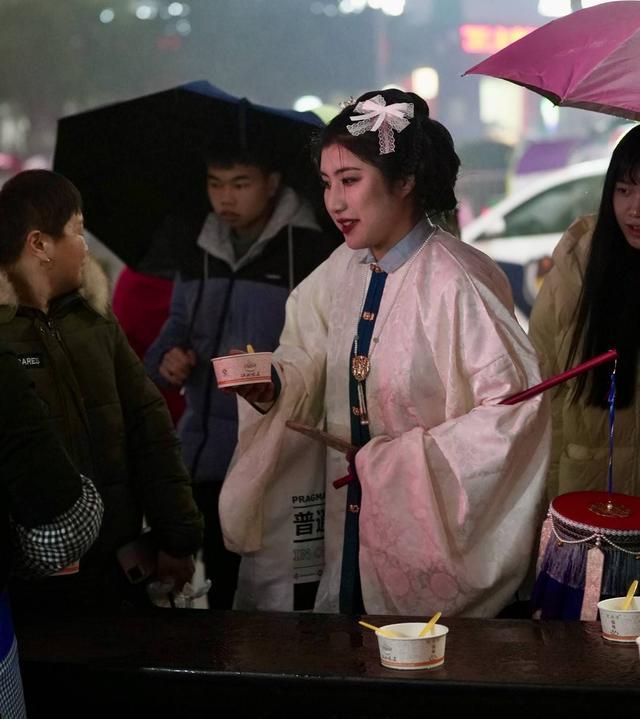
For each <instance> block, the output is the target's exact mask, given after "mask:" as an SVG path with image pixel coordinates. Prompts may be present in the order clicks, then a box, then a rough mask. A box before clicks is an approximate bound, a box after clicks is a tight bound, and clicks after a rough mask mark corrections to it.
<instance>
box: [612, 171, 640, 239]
mask: <svg viewBox="0 0 640 719" xmlns="http://www.w3.org/2000/svg"><path fill="white" fill-rule="evenodd" d="M635 179H638V173H635ZM613 212H614V214H615V216H616V220H617V221H618V224H619V225H620V229H621V230H622V234H623V235H624V236H625V239H626V240H627V242H628V243H629V244H630V245H631V247H633V248H634V249H635V250H640V184H638V183H637V182H634V180H633V179H631V178H627V179H625V180H618V181H617V182H616V184H615V187H614V189H613Z"/></svg>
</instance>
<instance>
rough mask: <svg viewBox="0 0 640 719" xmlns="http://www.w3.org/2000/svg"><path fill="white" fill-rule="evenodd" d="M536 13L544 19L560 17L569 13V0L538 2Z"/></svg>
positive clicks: (541, 0) (540, 0) (539, 0)
mask: <svg viewBox="0 0 640 719" xmlns="http://www.w3.org/2000/svg"><path fill="white" fill-rule="evenodd" d="M538 12H539V13H540V15H543V16H544V17H562V16H563V15H568V14H569V13H570V12H571V0H538Z"/></svg>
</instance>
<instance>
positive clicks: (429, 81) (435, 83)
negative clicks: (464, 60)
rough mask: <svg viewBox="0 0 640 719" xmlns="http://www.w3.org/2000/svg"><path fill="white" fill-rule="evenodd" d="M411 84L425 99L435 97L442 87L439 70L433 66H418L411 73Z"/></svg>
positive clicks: (417, 93)
mask: <svg viewBox="0 0 640 719" xmlns="http://www.w3.org/2000/svg"><path fill="white" fill-rule="evenodd" d="M411 86H412V87H413V91H414V92H415V93H416V95H420V97H422V98H424V99H425V100H433V99H435V98H436V97H438V91H439V89H440V81H439V77H438V72H437V71H436V70H435V68H433V67H417V68H416V69H415V70H414V71H413V72H412V73H411Z"/></svg>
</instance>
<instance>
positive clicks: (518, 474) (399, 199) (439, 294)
mask: <svg viewBox="0 0 640 719" xmlns="http://www.w3.org/2000/svg"><path fill="white" fill-rule="evenodd" d="M318 152H319V158H320V163H319V164H320V173H321V176H322V180H323V183H324V186H325V204H326V207H327V210H328V212H329V214H330V215H331V217H332V219H333V220H334V222H335V223H336V225H337V226H338V227H339V228H340V230H341V231H342V232H343V234H344V238H345V243H344V245H342V246H341V247H339V248H338V249H337V250H336V251H335V252H334V253H333V255H332V256H331V257H330V258H329V259H328V260H327V261H326V262H324V264H322V265H321V266H320V267H319V268H318V269H317V270H316V271H315V272H313V273H312V274H311V275H310V276H309V277H308V278H307V279H306V280H305V281H304V282H302V284H300V285H299V286H298V287H297V288H296V289H295V290H294V291H293V292H292V294H291V296H290V298H289V301H288V305H287V318H286V324H285V328H284V331H283V333H282V337H281V344H280V347H279V348H278V349H277V351H276V352H275V353H274V357H273V382H271V383H262V384H259V385H253V386H249V389H247V387H246V386H245V387H243V388H240V389H239V390H238V392H239V394H241V395H242V396H243V397H244V398H245V399H246V400H248V402H246V401H244V400H240V401H239V405H240V416H241V417H240V435H239V443H238V448H237V450H236V454H235V458H234V462H233V464H232V468H231V470H230V472H229V474H228V476H227V478H226V480H225V484H224V488H223V491H222V496H221V501H220V513H221V520H222V526H223V532H224V535H225V541H226V543H227V546H228V547H229V548H230V549H231V550H233V551H236V552H239V553H241V554H242V555H243V567H242V569H241V573H240V580H239V585H238V591H237V594H236V604H235V606H236V607H238V608H243V609H271V610H287V609H298V608H302V606H303V605H301V604H300V603H299V602H298V603H297V599H298V598H300V597H303V598H304V596H305V591H304V587H303V589H301V588H300V585H301V582H302V583H303V584H304V582H303V580H304V579H305V577H306V579H309V578H310V577H309V575H313V573H314V572H316V570H317V574H321V579H320V581H319V587H318V588H317V594H316V597H315V610H316V611H320V612H338V611H341V612H347V613H358V612H364V611H366V612H367V613H369V614H401V615H420V616H427V615H429V614H431V613H433V612H435V611H436V610H440V611H442V612H443V614H444V615H445V616H447V615H448V616H451V615H466V616H477V617H492V616H495V615H496V614H498V613H499V612H500V611H501V610H502V609H503V608H504V607H505V606H506V605H507V604H509V603H510V602H511V601H513V599H514V597H515V593H516V591H517V590H518V588H519V586H520V585H521V583H522V581H523V579H524V578H525V575H526V574H527V571H528V569H529V567H530V565H531V558H532V553H533V551H534V545H535V541H536V535H537V532H538V528H539V520H540V510H541V500H542V495H543V488H544V478H545V475H546V470H547V462H548V455H549V439H550V437H549V417H548V407H547V404H546V400H545V399H544V398H543V396H537V397H535V398H534V399H530V400H528V401H526V402H523V403H520V404H517V405H514V406H506V405H500V404H499V402H500V400H501V399H503V398H505V397H506V396H508V395H510V394H512V393H515V392H518V391H520V390H523V389H524V388H526V387H527V386H530V385H532V384H535V383H537V382H539V381H540V377H539V372H538V362H537V358H536V355H535V353H534V351H533V349H532V347H531V345H530V344H529V341H528V339H527V337H526V335H525V333H524V332H523V330H522V329H521V328H520V326H519V325H518V323H517V321H516V320H515V319H514V315H513V301H512V297H511V292H510V289H509V284H508V282H507V279H506V277H505V276H504V275H503V273H502V272H501V271H500V269H499V268H498V267H497V266H496V265H495V264H494V263H493V262H492V261H491V260H490V259H489V258H487V257H486V256H485V255H484V254H482V253H481V252H478V251H477V250H475V249H474V248H473V247H470V246H469V245H466V244H464V243H463V242H461V241H460V240H459V239H457V238H455V237H453V236H452V235H450V234H448V233H447V232H445V231H444V230H442V229H441V228H440V227H438V226H436V225H434V224H432V222H431V221H430V219H429V217H430V216H431V217H433V216H434V215H436V214H439V213H443V212H448V211H453V210H454V209H455V205H456V198H455V194H454V185H455V181H456V176H457V172H458V167H459V164H460V163H459V159H458V157H457V155H456V153H455V150H454V147H453V141H452V139H451V136H450V134H449V133H448V131H447V130H446V129H445V128H444V127H443V126H442V125H441V124H440V123H438V122H436V121H434V120H432V119H430V118H429V109H428V107H427V105H426V103H425V102H424V100H422V99H421V98H420V97H418V96H417V95H414V94H413V93H405V92H401V91H399V90H383V91H380V92H369V93H366V94H365V95H363V96H362V97H361V98H360V99H359V101H358V102H357V103H355V104H352V105H351V106H348V107H346V108H345V109H343V111H342V112H341V113H340V114H339V115H338V116H337V117H336V118H334V119H333V120H332V121H331V122H330V123H329V125H328V126H327V127H326V128H325V130H324V133H323V135H322V137H321V138H320V140H319V148H318ZM286 420H294V421H298V422H303V423H306V424H309V425H312V426H314V427H317V428H319V429H323V430H326V431H327V432H329V433H330V434H332V435H336V436H338V437H340V438H342V439H343V440H346V441H347V442H350V443H351V444H353V445H355V446H357V447H359V449H358V451H357V452H356V453H351V455H350V456H349V457H348V460H349V467H350V470H349V475H348V477H346V480H348V481H345V482H343V483H341V482H338V484H339V485H342V486H339V488H335V487H334V484H333V483H334V481H335V480H337V479H339V478H340V477H342V476H343V475H345V472H346V470H347V462H345V456H344V454H341V453H340V452H339V451H337V450H335V449H331V448H329V447H325V446H323V445H321V444H320V443H319V442H315V441H314V440H312V439H309V438H307V437H302V436H301V435H299V434H297V433H296V432H293V431H292V430H291V429H289V428H287V427H286V425H285V422H286ZM325 493H326V516H325V524H324V557H323V559H324V570H323V571H322V570H321V569H318V566H319V562H318V545H317V542H315V543H314V540H317V539H319V536H318V532H321V527H320V528H319V527H318V512H319V511H320V510H318V509H317V507H318V505H319V504H320V503H321V501H322V498H323V495H325ZM314 521H315V524H313V522H314ZM314 533H315V534H314ZM305 542H308V544H305ZM311 548H313V551H312V550H311ZM305 570H307V572H306V574H305ZM306 594H308V592H306Z"/></svg>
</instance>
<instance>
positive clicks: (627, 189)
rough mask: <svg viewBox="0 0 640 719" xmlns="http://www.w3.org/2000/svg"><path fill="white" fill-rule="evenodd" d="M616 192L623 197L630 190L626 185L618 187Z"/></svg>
mask: <svg viewBox="0 0 640 719" xmlns="http://www.w3.org/2000/svg"><path fill="white" fill-rule="evenodd" d="M616 192H619V193H620V194H621V195H626V194H627V193H628V192H629V188H628V187H626V186H625V185H618V186H617V187H616Z"/></svg>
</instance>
